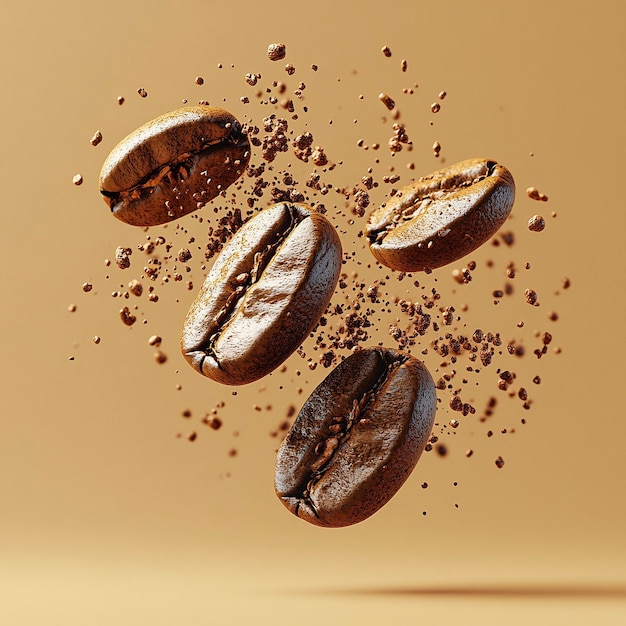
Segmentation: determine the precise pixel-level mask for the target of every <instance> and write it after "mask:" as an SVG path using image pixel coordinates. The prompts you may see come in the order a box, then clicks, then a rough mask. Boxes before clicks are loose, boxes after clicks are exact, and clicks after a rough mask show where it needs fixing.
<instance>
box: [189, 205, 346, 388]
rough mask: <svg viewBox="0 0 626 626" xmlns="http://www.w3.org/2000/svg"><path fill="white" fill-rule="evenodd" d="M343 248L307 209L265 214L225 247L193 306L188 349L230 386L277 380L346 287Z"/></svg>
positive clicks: (194, 362) (198, 365)
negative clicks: (272, 376)
mask: <svg viewBox="0 0 626 626" xmlns="http://www.w3.org/2000/svg"><path fill="white" fill-rule="evenodd" d="M340 267H341V242H340V241H339V236H338V235H337V233H336V231H335V229H334V227H333V226H332V224H331V223H330V222H329V221H328V220H327V219H326V218H325V217H324V216H323V215H321V214H320V213H316V212H314V211H312V210H311V209H310V208H309V207H307V206H306V205H304V204H292V203H286V202H283V203H279V204H275V205H272V206H271V207H269V208H267V209H265V210H263V211H261V212H260V213H259V214H258V215H256V216H255V217H254V218H253V219H251V220H250V221H249V222H247V223H246V224H245V225H244V226H243V227H242V228H241V229H240V230H239V231H238V232H237V233H236V234H235V236H234V237H233V238H232V239H231V241H230V242H229V243H228V244H227V245H226V246H224V249H223V250H222V252H221V253H220V255H219V256H218V258H217V260H216V261H215V264H214V265H213V267H212V268H211V271H210V272H209V274H208V276H207V278H206V280H205V282H204V285H203V287H202V289H201V290H200V293H199V294H198V296H197V298H196V300H195V301H194V303H193V304H192V306H191V309H190V310H189V313H188V314H187V318H186V320H185V325H184V329H183V333H182V339H181V347H182V351H183V354H184V355H185V358H186V359H187V361H188V362H189V363H190V365H191V366H192V367H193V368H194V369H195V370H197V371H198V372H200V373H201V374H204V375H205V376H208V377H209V378H212V379H213V380H216V381H218V382H220V383H224V384H227V385H243V384H245V383H250V382H252V381H254V380H257V379H259V378H261V377H263V376H265V375H266V374H269V373H270V372H271V371H273V370H274V369H275V368H276V367H278V366H279V365H280V364H281V363H282V362H283V361H284V360H285V359H287V357H289V356H290V355H291V354H292V353H293V352H294V351H295V350H297V349H298V347H299V346H300V345H301V344H302V342H303V341H304V340H305V339H306V338H307V337H308V335H309V333H310V332H311V330H313V328H314V327H315V325H316V324H317V323H318V321H319V319H320V317H321V315H322V313H323V312H324V309H325V308H326V306H327V305H328V303H329V301H330V299H331V297H332V295H333V293H334V291H335V287H336V285H337V281H338V279H339V270H340Z"/></svg>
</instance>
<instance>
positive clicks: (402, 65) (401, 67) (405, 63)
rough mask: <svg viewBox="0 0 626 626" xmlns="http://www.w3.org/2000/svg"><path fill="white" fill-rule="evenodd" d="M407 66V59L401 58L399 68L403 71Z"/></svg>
mask: <svg viewBox="0 0 626 626" xmlns="http://www.w3.org/2000/svg"><path fill="white" fill-rule="evenodd" d="M408 66H409V64H408V63H407V60H406V59H402V62H401V63H400V69H401V70H402V71H403V72H406V70H407V67H408Z"/></svg>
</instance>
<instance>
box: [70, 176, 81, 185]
mask: <svg viewBox="0 0 626 626" xmlns="http://www.w3.org/2000/svg"><path fill="white" fill-rule="evenodd" d="M72 182H73V183H74V184H75V185H76V186H77V187H78V186H79V185H82V184H83V177H82V175H81V174H75V175H74V177H73V178H72Z"/></svg>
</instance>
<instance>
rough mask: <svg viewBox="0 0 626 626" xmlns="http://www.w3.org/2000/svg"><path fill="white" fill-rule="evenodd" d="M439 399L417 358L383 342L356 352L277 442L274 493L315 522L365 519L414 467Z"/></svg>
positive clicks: (334, 524) (340, 523) (347, 522)
mask: <svg viewBox="0 0 626 626" xmlns="http://www.w3.org/2000/svg"><path fill="white" fill-rule="evenodd" d="M436 402H437V399H436V392H435V384H434V382H433V379H432V377H431V375H430V373H429V372H428V370H427V369H426V366H425V365H424V364H423V363H422V362H421V361H419V360H418V359H416V358H414V357H412V356H410V355H409V354H406V353H403V352H398V351H397V350H391V349H387V348H368V349H364V350H360V351H358V352H355V353H354V354H352V355H351V356H350V357H348V358H347V359H346V360H345V361H343V362H342V363H340V364H339V365H338V366H337V367H336V368H335V369H334V370H333V371H332V372H331V373H330V374H329V375H328V376H327V377H326V379H325V380H324V381H323V382H322V383H321V384H320V385H319V386H318V387H317V388H316V389H315V391H314V392H313V393H312V394H311V396H310V397H309V399H308V400H307V401H306V402H305V404H304V406H303V407H302V410H301V411H300V413H299V414H298V417H297V418H296V421H295V422H294V424H293V426H292V427H291V429H290V431H289V433H288V434H287V436H286V437H285V439H284V441H283V443H282V444H281V446H280V449H279V451H278V458H277V461H276V473H275V478H274V487H275V490H276V494H277V495H278V497H279V498H280V500H281V501H282V503H283V504H284V505H285V506H286V507H287V508H288V509H289V510H290V511H291V512H292V513H293V514H294V515H297V516H298V517H301V518H302V519H305V520H306V521H308V522H310V523H312V524H315V525H317V526H327V527H339V526H349V525H350V524H356V523H357V522H361V521H363V520H364V519H366V518H368V517H369V516H370V515H372V514H374V513H375V512H376V511H378V510H379V509H380V508H381V507H382V506H384V505H385V504H386V503H387V502H388V501H389V500H390V499H391V497H392V496H393V495H394V494H395V493H396V492H397V491H398V489H399V488H400V487H401V486H402V484H403V483H404V482H405V480H406V479H407V478H408V477H409V475H410V473H411V472H412V471H413V468H414V467H415V465H416V463H417V461H418V460H419V457H420V455H421V453H422V451H423V449H424V447H425V445H426V443H427V441H428V437H429V436H430V433H431V430H432V427H433V422H434V419H435V410H436Z"/></svg>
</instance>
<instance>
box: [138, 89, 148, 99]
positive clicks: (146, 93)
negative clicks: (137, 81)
mask: <svg viewBox="0 0 626 626" xmlns="http://www.w3.org/2000/svg"><path fill="white" fill-rule="evenodd" d="M137 93H138V94H139V95H140V96H141V97H142V98H147V97H148V92H147V91H146V90H145V89H144V88H143V87H139V89H137Z"/></svg>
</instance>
